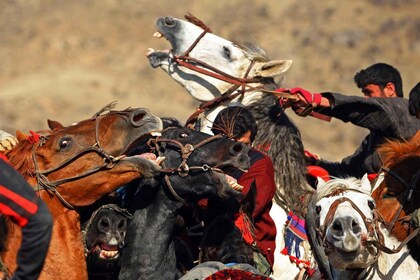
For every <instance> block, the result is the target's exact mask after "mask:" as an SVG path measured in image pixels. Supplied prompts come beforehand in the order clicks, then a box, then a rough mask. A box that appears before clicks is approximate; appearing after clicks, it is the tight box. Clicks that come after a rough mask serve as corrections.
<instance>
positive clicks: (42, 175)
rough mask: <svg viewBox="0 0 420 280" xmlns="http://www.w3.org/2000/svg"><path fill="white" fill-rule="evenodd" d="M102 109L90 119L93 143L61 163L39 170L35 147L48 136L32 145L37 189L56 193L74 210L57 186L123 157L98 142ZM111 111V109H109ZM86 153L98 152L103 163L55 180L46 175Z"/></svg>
mask: <svg viewBox="0 0 420 280" xmlns="http://www.w3.org/2000/svg"><path fill="white" fill-rule="evenodd" d="M103 111H104V110H101V111H100V112H98V113H96V114H95V115H94V116H93V117H92V120H95V143H94V144H93V145H92V146H90V147H87V148H85V149H83V150H81V151H80V152H79V153H77V154H75V155H73V156H71V157H69V158H68V159H66V160H65V161H63V162H62V163H60V164H58V165H57V166H55V167H53V168H50V169H47V170H39V165H38V160H37V157H36V149H37V148H38V147H41V146H42V145H44V144H45V142H46V141H47V140H48V136H40V137H39V141H37V143H38V145H37V146H36V145H35V144H34V145H33V146H32V160H33V162H34V166H35V177H36V180H37V188H36V189H37V190H38V191H40V190H46V191H47V192H50V193H52V194H54V195H56V196H57V197H58V199H59V200H60V201H61V202H62V203H63V205H64V206H66V207H67V208H69V209H71V210H74V209H75V207H74V206H73V205H71V204H70V203H69V202H68V201H67V200H66V199H65V198H64V197H63V196H62V195H61V194H60V193H59V192H58V190H57V188H58V187H59V186H60V185H62V184H65V183H68V182H73V181H76V180H79V179H81V178H84V177H87V176H90V175H92V174H95V173H97V172H99V171H102V170H109V169H112V168H113V167H114V166H115V164H116V163H117V162H119V161H120V160H121V159H122V158H124V157H125V155H121V156H117V157H114V156H112V155H110V154H108V153H107V152H105V150H104V149H103V148H102V146H101V144H100V142H99V123H100V119H101V118H102V117H103V115H101V113H102V112H103ZM110 112H111V111H110ZM114 113H116V114H120V115H123V116H127V115H128V113H127V112H126V111H121V112H117V111H114ZM88 153H96V154H98V155H99V156H100V157H102V159H103V164H101V165H98V166H95V167H92V168H91V169H89V170H88V171H86V172H84V173H81V174H77V175H75V176H71V177H68V178H63V179H58V180H55V181H50V180H49V179H48V178H47V176H48V175H49V174H51V173H54V172H56V171H58V170H60V169H62V168H64V167H66V166H67V165H69V164H71V163H72V162H74V161H76V160H77V159H78V158H80V157H82V156H83V155H85V154H88Z"/></svg>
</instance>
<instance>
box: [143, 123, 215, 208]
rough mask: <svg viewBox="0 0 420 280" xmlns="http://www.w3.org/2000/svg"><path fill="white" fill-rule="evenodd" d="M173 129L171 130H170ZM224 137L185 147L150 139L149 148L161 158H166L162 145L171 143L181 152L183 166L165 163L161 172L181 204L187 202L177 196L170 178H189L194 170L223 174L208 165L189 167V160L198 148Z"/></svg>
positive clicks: (166, 141)
mask: <svg viewBox="0 0 420 280" xmlns="http://www.w3.org/2000/svg"><path fill="white" fill-rule="evenodd" d="M169 129H171V128H169ZM222 137H223V136H222V135H214V136H211V137H209V138H206V139H204V140H202V141H200V142H199V143H197V144H195V145H193V144H190V143H187V144H185V145H183V144H182V143H181V142H179V141H177V140H173V139H167V138H161V137H158V138H155V139H150V140H149V146H150V147H151V148H152V149H155V150H156V151H157V153H158V155H159V156H164V155H163V152H162V151H161V148H162V146H161V143H169V144H172V145H174V146H177V147H179V149H180V150H179V151H180V154H181V158H182V161H181V164H180V165H179V166H178V167H166V166H165V162H162V167H163V169H162V170H161V172H162V173H164V174H165V183H166V186H167V187H168V189H169V190H170V192H171V193H172V195H173V196H174V197H175V198H176V199H177V200H178V201H180V202H182V203H185V202H186V200H185V199H184V198H182V197H181V196H179V195H178V194H177V192H176V191H175V189H174V187H173V186H172V184H171V182H170V179H169V176H172V175H178V176H180V177H183V178H185V177H187V176H188V175H189V172H190V171H192V170H197V171H202V172H208V171H214V172H219V173H223V171H222V170H221V169H220V168H218V166H217V165H216V166H214V167H211V166H209V165H208V164H203V165H201V166H189V165H188V163H187V162H188V158H189V157H190V156H191V154H192V153H193V152H194V151H195V150H196V149H198V148H200V147H202V146H204V145H206V144H207V143H209V142H212V141H214V140H216V139H219V138H222Z"/></svg>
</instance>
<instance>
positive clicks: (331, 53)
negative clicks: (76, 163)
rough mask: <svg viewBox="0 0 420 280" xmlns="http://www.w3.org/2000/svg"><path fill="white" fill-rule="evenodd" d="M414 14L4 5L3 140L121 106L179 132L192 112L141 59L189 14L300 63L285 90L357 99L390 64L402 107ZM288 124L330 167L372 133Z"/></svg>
mask: <svg viewBox="0 0 420 280" xmlns="http://www.w3.org/2000/svg"><path fill="white" fill-rule="evenodd" d="M419 10H420V0H366V1H362V0H353V1H336V0H324V1H316V0H306V1H293V0H283V1H269V0H254V1H241V0H230V1H212V0H201V1H193V0H178V1H173V0H157V1H146V0H138V1H130V0H73V1H64V0H56V1H53V0H15V1H7V0H0V103H1V105H2V106H1V111H0V129H4V130H6V131H9V132H11V133H14V132H15V130H16V129H19V130H22V131H24V132H26V131H28V130H30V129H32V130H39V129H45V128H46V127H47V123H46V120H47V119H54V120H58V121H60V122H62V123H63V124H65V125H68V124H70V123H72V122H75V121H78V120H81V119H84V118H87V117H90V116H91V115H93V114H94V113H95V112H96V111H97V110H98V109H99V108H101V107H102V106H103V105H105V104H106V103H109V102H111V101H114V100H117V101H118V106H117V109H124V108H126V107H129V106H131V107H148V108H150V109H151V110H152V111H153V112H155V113H156V114H158V115H166V116H174V117H177V118H179V119H180V120H181V121H184V120H185V119H186V118H187V116H189V114H190V113H191V112H193V110H194V108H195V106H196V105H197V104H196V103H195V102H194V101H193V100H192V99H191V98H190V97H189V96H188V95H187V93H186V92H185V91H184V89H183V88H181V87H180V86H179V85H177V84H176V83H175V82H174V81H172V80H171V79H170V78H169V77H168V76H166V74H165V73H164V72H163V71H161V70H157V69H153V68H151V67H150V65H149V63H148V60H147V59H146V56H145V53H146V50H147V48H148V47H153V48H156V49H159V48H161V49H162V48H167V47H168V46H169V45H168V44H167V42H165V41H164V40H160V41H157V40H154V38H153V37H152V34H153V33H154V31H155V29H154V21H155V19H156V18H157V17H160V16H166V15H172V16H175V17H178V18H182V17H183V15H184V14H185V13H187V12H191V13H192V14H194V15H195V16H196V17H198V18H200V19H202V20H203V21H204V22H206V23H207V25H209V26H210V27H211V28H212V29H213V31H214V32H215V33H216V34H219V35H221V36H223V37H226V38H227V39H230V40H235V41H240V42H254V43H256V44H258V45H259V46H260V47H262V48H263V49H265V50H266V52H267V54H268V55H269V57H270V58H272V59H280V58H284V59H293V61H294V64H293V66H292V68H291V70H290V71H289V73H288V75H287V80H286V81H285V86H286V87H293V86H301V87H304V88H307V89H309V90H312V91H315V92H316V91H326V90H331V91H338V92H344V93H347V94H360V93H359V90H358V89H357V88H356V87H355V85H354V84H353V76H354V74H355V72H357V71H358V70H360V69H361V68H365V67H367V66H369V65H370V64H372V63H375V62H386V63H389V64H392V65H394V66H395V67H396V68H398V69H399V70H400V72H401V75H402V76H403V80H404V90H405V94H406V96H407V95H408V92H409V90H410V89H411V87H413V86H414V85H415V83H417V82H418V80H419V74H418V68H419V66H420V13H419ZM289 115H291V116H293V112H291V111H290V112H289ZM293 118H294V119H295V120H296V122H297V123H298V126H299V127H300V128H301V131H302V134H303V140H304V144H305V145H306V147H307V148H308V149H310V150H311V151H313V152H315V153H318V154H320V155H321V156H323V157H325V158H328V159H339V158H341V157H343V156H345V155H348V154H350V153H351V152H353V151H354V149H355V147H356V146H357V145H358V144H359V142H360V140H361V138H362V137H363V135H365V133H366V131H364V130H362V129H359V128H355V127H353V126H352V125H351V124H342V123H341V122H338V121H333V122H332V123H324V122H322V121H320V120H317V119H311V118H296V117H295V116H293Z"/></svg>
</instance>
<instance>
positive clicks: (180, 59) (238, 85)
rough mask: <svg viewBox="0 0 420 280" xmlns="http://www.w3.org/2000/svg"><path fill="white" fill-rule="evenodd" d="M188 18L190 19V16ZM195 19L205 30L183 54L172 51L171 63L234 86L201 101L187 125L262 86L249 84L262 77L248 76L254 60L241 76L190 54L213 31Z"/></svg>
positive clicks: (258, 80) (256, 81)
mask: <svg viewBox="0 0 420 280" xmlns="http://www.w3.org/2000/svg"><path fill="white" fill-rule="evenodd" d="M187 19H188V20H190V19H189V18H187ZM195 21H196V22H197V21H198V22H199V26H200V27H201V28H202V29H203V32H202V33H201V34H200V35H199V36H198V37H197V38H196V39H195V41H194V42H193V43H192V44H191V46H190V47H189V48H188V49H187V50H186V51H185V52H184V53H183V54H182V55H173V54H172V53H170V55H169V59H170V62H171V64H177V65H180V66H183V67H185V68H188V69H190V70H193V71H195V72H197V73H201V74H203V75H206V76H209V77H212V78H215V79H218V80H221V81H224V82H226V83H229V84H232V86H231V87H230V88H229V89H228V90H227V91H226V92H224V93H223V94H221V95H220V96H218V97H216V98H214V99H212V100H210V101H207V102H203V103H201V104H200V106H199V108H198V109H197V110H196V111H195V112H194V113H193V114H192V115H191V116H190V117H189V118H188V119H187V121H186V124H185V125H186V126H187V125H191V124H194V123H195V122H196V121H197V119H198V116H199V115H200V114H201V113H202V112H204V111H208V110H210V109H212V108H215V107H216V106H218V105H219V104H221V103H223V102H226V101H230V100H233V99H234V98H236V97H238V96H241V95H243V94H244V93H245V92H247V91H253V90H255V89H258V88H261V87H260V86H258V87H253V86H251V85H249V84H252V83H258V82H260V81H261V78H259V77H254V78H248V75H249V73H250V71H251V69H252V67H253V66H254V64H255V61H254V60H252V61H251V62H250V64H249V66H248V68H247V70H246V72H245V75H244V77H243V78H241V77H235V76H232V75H230V74H228V73H226V72H224V71H222V70H220V69H218V68H217V67H215V66H212V65H209V64H208V63H206V62H204V61H202V60H199V59H196V58H193V57H190V56H189V54H190V52H191V51H192V50H193V49H194V48H195V47H196V46H197V44H198V43H199V42H200V40H201V39H202V38H203V37H204V35H206V34H207V33H212V31H211V29H210V28H209V27H207V26H206V25H205V24H204V23H203V22H202V21H200V20H198V19H196V18H195ZM190 22H192V23H194V24H196V25H198V24H197V23H196V22H193V21H191V20H190ZM235 91H236V92H235ZM234 92H235V93H234Z"/></svg>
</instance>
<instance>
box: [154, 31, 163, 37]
mask: <svg viewBox="0 0 420 280" xmlns="http://www.w3.org/2000/svg"><path fill="white" fill-rule="evenodd" d="M153 37H156V38H162V37H163V35H162V33H160V32H159V31H156V32H155V33H153Z"/></svg>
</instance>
